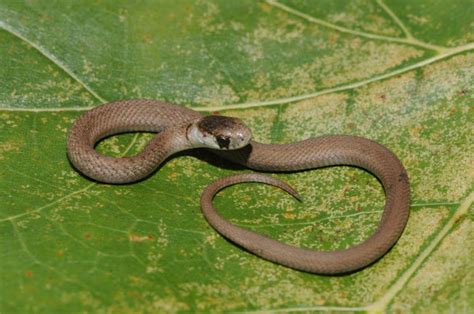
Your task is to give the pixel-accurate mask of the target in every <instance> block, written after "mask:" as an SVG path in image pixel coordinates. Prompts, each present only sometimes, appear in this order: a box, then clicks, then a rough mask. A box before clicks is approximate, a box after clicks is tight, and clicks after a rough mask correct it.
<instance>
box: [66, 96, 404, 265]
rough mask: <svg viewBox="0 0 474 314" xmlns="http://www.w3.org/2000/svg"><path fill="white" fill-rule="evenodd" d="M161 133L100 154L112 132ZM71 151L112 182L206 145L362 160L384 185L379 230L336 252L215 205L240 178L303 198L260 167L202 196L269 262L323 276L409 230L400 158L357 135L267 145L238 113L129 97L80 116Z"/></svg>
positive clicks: (319, 163) (220, 222)
mask: <svg viewBox="0 0 474 314" xmlns="http://www.w3.org/2000/svg"><path fill="white" fill-rule="evenodd" d="M133 131H135V132H136V131H146V132H157V133H158V134H157V135H156V137H154V138H153V139H152V140H151V141H150V143H149V144H148V145H147V146H146V147H145V149H144V150H143V151H142V152H141V153H139V154H138V155H136V156H133V157H124V158H113V157H108V156H104V155H101V154H99V153H98V152H97V151H96V150H95V149H94V146H95V144H96V143H97V142H98V141H99V140H100V139H102V138H104V137H107V136H109V135H113V134H118V133H123V132H133ZM67 144H68V146H67V148H68V156H69V159H70V161H71V162H72V164H73V165H74V166H75V167H76V168H77V169H78V170H79V171H81V172H82V173H84V174H85V175H87V176H89V177H91V178H93V179H95V180H98V181H102V182H107V183H128V182H133V181H137V180H140V179H142V178H144V177H146V176H148V175H149V174H150V173H152V172H153V171H154V170H155V169H156V168H157V167H158V166H159V165H160V163H162V162H163V161H164V160H165V159H166V158H167V157H168V156H170V155H172V154H173V153H176V152H178V151H182V150H186V149H191V148H195V147H207V148H210V149H211V150H212V151H213V152H215V153H217V154H218V155H220V156H221V157H223V158H226V159H229V160H231V161H233V162H237V163H239V164H241V165H244V166H246V167H249V168H252V169H256V170H264V171H298V170H304V169H313V168H318V167H325V166H333V165H350V166H357V167H360V168H363V169H366V170H367V171H369V172H371V173H372V174H374V175H375V176H376V177H377V178H378V179H379V180H380V182H381V183H382V185H383V188H384V191H385V197H386V202H385V208H384V212H383V215H382V219H381V221H380V224H379V226H378V229H377V230H376V232H375V233H374V234H373V235H372V236H370V237H369V238H368V239H367V240H365V241H364V242H362V243H361V244H358V245H355V246H352V247H350V248H348V249H344V250H337V251H314V250H309V249H304V248H299V247H295V246H290V245H286V244H284V243H280V242H278V241H275V240H272V239H270V238H268V237H265V236H263V235H260V234H257V233H255V232H252V231H249V230H246V229H244V228H241V227H238V226H235V225H233V224H231V223H230V222H228V221H227V220H225V219H224V218H223V217H222V216H220V215H219V214H218V213H217V212H216V210H215V209H214V207H213V205H212V199H213V197H214V195H215V194H216V193H217V192H218V191H219V190H221V189H223V188H225V187H226V186H229V185H232V184H237V183H240V182H251V181H253V182H262V183H266V184H270V185H274V186H277V187H280V188H282V189H284V190H285V191H287V192H289V193H290V194H292V195H293V196H295V197H297V198H299V196H298V194H297V193H296V191H294V190H293V189H292V188H291V187H290V186H288V185H287V184H285V183H283V182H281V181H279V180H277V179H274V178H272V177H269V176H266V175H262V174H258V173H253V174H243V175H242V174H241V175H234V176H230V177H225V178H222V179H220V180H218V181H216V182H214V183H212V184H211V185H209V186H208V187H207V188H206V189H205V191H204V192H203V194H202V197H201V207H202V211H203V214H204V215H205V217H206V219H207V220H208V222H209V223H210V224H211V225H212V226H213V227H214V228H215V229H216V230H217V231H218V232H219V233H221V234H222V235H223V236H225V237H226V238H228V239H230V240H231V241H233V242H235V243H237V244H239V245H240V246H242V247H244V248H246V249H247V250H248V251H250V252H252V253H254V254H256V255H258V256H261V257H263V258H265V259H267V260H270V261H273V262H276V263H278V264H282V265H285V266H288V267H291V268H294V269H298V270H303V271H307V272H312V273H319V274H339V273H348V272H352V271H355V270H358V269H361V268H363V267H365V266H367V265H369V264H371V263H373V262H374V261H376V260H377V259H379V258H380V257H381V256H383V255H384V254H385V253H386V252H387V251H388V250H389V249H390V248H391V247H392V246H393V245H394V244H395V242H396V241H397V240H398V238H399V237H400V235H401V234H402V232H403V230H404V228H405V225H406V223H407V220H408V215H409V202H410V188H409V183H408V176H407V173H406V171H405V169H404V167H403V165H402V164H401V162H400V161H399V160H398V158H397V157H396V156H395V155H394V154H393V153H392V152H390V151H389V150H388V149H387V148H385V147H384V146H382V145H380V144H377V143H376V142H373V141H371V140H368V139H365V138H362V137H356V136H345V135H335V136H323V137H318V138H311V139H308V140H304V141H301V142H297V143H293V144H262V143H258V142H255V141H252V140H251V132H250V130H249V129H248V128H247V127H246V126H245V125H244V124H243V123H242V122H241V121H240V120H238V119H236V118H228V117H221V116H207V117H203V116H202V115H201V114H200V113H198V112H196V111H193V110H191V109H187V108H183V107H179V106H175V105H171V104H168V103H164V102H160V101H156V100H126V101H117V102H113V103H109V104H105V105H102V106H99V107H97V108H94V109H93V110H90V111H88V112H86V113H85V114H84V115H83V116H81V117H80V118H78V119H77V120H76V121H75V123H74V125H73V127H72V129H71V130H70V133H69V137H68V143H67Z"/></svg>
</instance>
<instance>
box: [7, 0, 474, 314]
mask: <svg viewBox="0 0 474 314" xmlns="http://www.w3.org/2000/svg"><path fill="white" fill-rule="evenodd" d="M470 6H472V2H471V1H467V0H466V1H455V2H450V3H449V4H448V3H447V2H442V1H439V2H428V1H416V2H413V1H392V0H390V1H384V2H382V1H381V0H378V1H364V0H358V1H342V0H338V1H329V0H328V1H319V2H318V3H315V2H313V1H305V0H284V1H283V0H281V1H275V0H267V1H224V0H222V1H181V0H175V1H140V2H136V1H134V2H127V1H85V0H84V1H74V2H72V1H67V2H65V1H11V0H6V1H2V2H1V3H0V56H1V59H0V81H1V83H2V84H1V85H0V130H1V131H0V132H1V133H0V164H1V167H0V169H1V170H0V176H1V177H0V234H1V237H0V241H1V242H0V248H1V254H2V257H1V262H0V269H1V270H0V273H1V285H0V296H1V298H0V302H1V303H0V304H1V307H0V310H1V311H2V312H5V313H7V312H46V313H51V312H65V311H68V312H180V311H205V312H209V311H212V312H221V311H249V312H252V311H272V310H275V311H283V312H292V311H317V310H328V311H349V312H353V311H369V312H372V311H384V310H387V311H393V312H405V311H421V310H423V311H441V312H444V311H453V312H470V311H473V310H474V303H473V300H474V299H473V298H472V295H473V294H474V292H473V290H474V279H473V273H474V272H473V263H472V258H473V257H474V247H473V245H474V244H473V243H474V232H473V231H474V221H473V219H474V215H473V210H472V201H473V198H474V194H473V192H472V190H473V180H472V178H473V173H474V165H473V161H472V154H473V151H474V150H473V141H472V138H473V125H474V124H473V113H472V100H473V95H474V94H473V91H472V86H473V83H474V79H473V73H474V54H473V49H474V43H473V40H474V34H473V32H472V29H473V27H472V26H473V23H474V21H473V19H472V13H471V12H470V10H468V9H467V8H469V7H470ZM127 98H153V99H161V100H166V101H170V102H175V103H179V104H182V105H183V106H188V107H192V108H195V109H197V110H200V111H203V112H217V111H218V112H220V113H222V114H228V115H232V116H238V117H241V118H242V119H244V120H245V122H246V123H248V125H249V126H250V127H251V128H252V129H253V131H254V135H255V137H256V139H257V140H259V141H263V142H273V143H288V142H294V141H297V140H301V139H305V138H308V137H312V136H320V135H324V134H341V133H342V134H352V135H360V136H365V137H367V138H371V139H374V140H376V141H378V142H380V143H381V144H383V145H385V146H387V147H388V148H390V149H391V150H393V151H394V152H395V153H396V154H397V155H398V156H399V157H400V159H401V160H402V161H403V163H404V164H405V166H406V168H407V170H408V173H409V175H410V179H411V183H412V207H411V216H410V220H409V222H408V226H407V229H406V231H405V233H404V234H403V236H402V238H401V239H400V241H399V242H398V244H397V245H396V246H395V247H394V248H393V249H392V250H391V251H390V252H389V253H388V254H387V255H386V256H385V257H384V258H383V259H382V260H380V261H379V262H377V263H376V264H374V265H373V266H371V267H368V268H366V269H364V270H363V271H360V272H357V273H354V274H351V275H348V276H340V277H326V276H318V275H312V274H305V273H301V272H298V271H294V270H291V269H287V268H285V267H281V266H278V265H275V264H272V263H269V262H266V261H264V260H262V259H260V258H257V257H255V256H253V255H251V254H249V253H247V252H245V251H243V250H241V249H240V248H238V247H237V246H235V245H233V244H231V243H230V242H228V241H226V240H225V239H223V238H222V237H221V236H219V235H218V234H217V233H216V232H215V231H214V230H213V229H212V228H210V227H209V226H208V225H207V223H206V222H205V220H204V218H203V217H202V215H201V213H200V209H199V197H200V193H201V191H202V189H203V188H204V187H205V186H206V185H208V184H209V183H210V182H212V181H213V180H215V179H217V178H219V177H222V176H224V175H227V174H231V173H236V172H242V171H248V170H244V169H240V168H239V167H235V166H233V165H231V164H230V163H227V162H225V161H222V160H219V159H218V158H217V157H213V156H211V155H210V154H208V153H206V152H203V151H200V152H194V153H190V154H185V155H184V156H180V157H176V158H174V159H171V160H170V161H169V162H167V163H166V165H164V166H163V167H162V168H161V169H160V171H158V172H157V173H156V174H155V175H154V176H152V177H151V178H149V179H148V180H145V181H142V182H139V183H136V184H132V185H125V186H110V185H104V184H98V183H95V182H91V181H89V180H88V179H86V178H84V177H82V176H80V175H79V174H78V173H77V172H75V171H74V170H73V169H72V168H71V166H70V165H69V163H68V160H67V158H66V153H65V143H66V135H67V131H68V129H69V128H70V127H71V125H72V122H73V121H74V119H76V118H77V117H78V116H79V115H81V114H82V113H83V112H84V111H85V110H87V109H90V108H92V107H94V106H97V105H99V104H101V103H105V102H108V101H112V100H116V99H127ZM151 137H152V135H150V134H139V135H137V134H132V135H125V136H116V137H113V138H110V139H108V140H106V141H103V142H102V143H101V144H100V145H99V150H100V151H102V152H103V153H106V154H109V155H113V156H124V155H132V154H134V153H136V152H138V151H140V150H141V149H142V148H143V147H144V145H145V144H146V142H147V141H148V140H149V139H150V138H151ZM278 177H281V178H283V179H284V180H286V181H288V182H289V183H290V184H292V185H293V186H294V187H296V188H297V190H298V191H300V193H301V194H302V195H303V197H304V199H305V202H304V203H302V204H298V203H296V202H295V201H294V200H292V199H291V198H290V197H289V196H288V195H285V194H282V192H280V191H277V190H275V189H273V188H270V187H266V186H260V185H251V184H244V185H239V186H234V187H232V188H229V189H227V190H225V191H224V192H222V193H220V194H219V196H218V197H217V198H216V200H215V204H216V207H218V208H219V209H220V211H221V213H222V214H223V215H224V216H226V217H227V218H229V219H230V220H232V221H233V222H235V223H236V224H238V225H241V226H246V227H248V228H250V229H252V230H258V231H259V232H261V233H264V234H268V235H270V236H272V237H274V238H276V239H278V240H281V241H285V242H286V243H291V244H294V245H299V246H305V247H310V248H314V249H337V248H345V247H348V246H350V245H353V244H355V243H358V242H360V241H363V239H365V238H367V237H368V236H369V235H370V234H371V233H372V232H373V231H374V230H375V228H376V226H377V223H378V221H379V219H380V216H381V208H382V205H383V201H384V198H383V191H382V188H381V186H380V185H379V183H378V182H377V180H375V179H374V178H373V177H372V176H371V175H369V174H367V173H365V172H363V171H361V170H357V169H352V168H349V167H335V168H329V169H319V170H314V171H308V172H301V173H295V174H287V175H278Z"/></svg>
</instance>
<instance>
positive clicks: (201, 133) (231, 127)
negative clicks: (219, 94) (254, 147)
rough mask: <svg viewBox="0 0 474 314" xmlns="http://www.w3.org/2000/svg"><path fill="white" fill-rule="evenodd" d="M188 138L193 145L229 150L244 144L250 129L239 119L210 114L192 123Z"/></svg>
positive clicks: (250, 136) (246, 142) (249, 137)
mask: <svg viewBox="0 0 474 314" xmlns="http://www.w3.org/2000/svg"><path fill="white" fill-rule="evenodd" d="M188 138H189V139H190V141H191V142H192V143H193V145H194V146H200V147H208V148H213V149H222V150H230V149H239V148H242V147H244V146H246V145H247V144H248V143H249V142H250V140H251V139H252V131H250V129H249V128H248V127H247V126H246V125H245V124H244V123H243V122H242V120H240V119H237V118H233V117H224V116H217V115H211V116H206V117H203V118H201V119H200V120H198V121H197V123H195V124H193V126H192V127H191V128H190V130H189V131H188Z"/></svg>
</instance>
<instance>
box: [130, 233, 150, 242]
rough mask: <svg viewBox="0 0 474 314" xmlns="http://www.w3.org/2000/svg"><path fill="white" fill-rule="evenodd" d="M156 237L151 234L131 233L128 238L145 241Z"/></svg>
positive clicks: (132, 240) (133, 240) (134, 240)
mask: <svg viewBox="0 0 474 314" xmlns="http://www.w3.org/2000/svg"><path fill="white" fill-rule="evenodd" d="M153 239H154V237H153V236H151V235H146V236H140V235H137V234H130V235H128V240H129V241H131V242H143V241H151V240H153Z"/></svg>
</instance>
